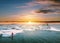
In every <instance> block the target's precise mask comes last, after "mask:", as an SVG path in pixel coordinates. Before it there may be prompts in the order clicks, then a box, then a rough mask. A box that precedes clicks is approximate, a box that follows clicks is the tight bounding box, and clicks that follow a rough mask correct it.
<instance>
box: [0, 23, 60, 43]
mask: <svg viewBox="0 0 60 43" xmlns="http://www.w3.org/2000/svg"><path fill="white" fill-rule="evenodd" d="M12 33H13V39H12ZM1 34H2V36H1ZM0 43H60V24H59V23H50V24H48V26H47V25H46V24H33V25H32V24H0Z"/></svg>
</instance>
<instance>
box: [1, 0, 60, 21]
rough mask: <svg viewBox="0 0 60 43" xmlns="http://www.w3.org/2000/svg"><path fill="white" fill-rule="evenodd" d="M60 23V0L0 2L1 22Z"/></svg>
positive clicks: (9, 0)
mask: <svg viewBox="0 0 60 43" xmlns="http://www.w3.org/2000/svg"><path fill="white" fill-rule="evenodd" d="M29 20H30V21H60V1H59V0H0V21H29Z"/></svg>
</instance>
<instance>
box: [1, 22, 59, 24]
mask: <svg viewBox="0 0 60 43" xmlns="http://www.w3.org/2000/svg"><path fill="white" fill-rule="evenodd" d="M27 22H28V21H0V24H22V23H27ZM31 22H34V23H60V21H31Z"/></svg>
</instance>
